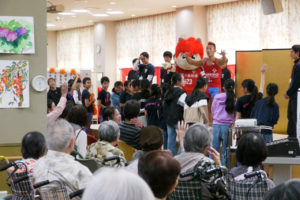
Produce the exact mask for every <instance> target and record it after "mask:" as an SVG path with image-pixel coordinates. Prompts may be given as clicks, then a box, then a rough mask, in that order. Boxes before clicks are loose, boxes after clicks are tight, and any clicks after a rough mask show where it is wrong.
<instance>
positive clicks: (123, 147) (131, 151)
mask: <svg viewBox="0 0 300 200" xmlns="http://www.w3.org/2000/svg"><path fill="white" fill-rule="evenodd" d="M118 148H119V149H121V150H122V151H123V153H124V156H125V158H126V160H127V162H130V161H131V160H132V155H133V154H134V152H135V151H136V149H135V148H133V147H131V146H129V145H128V144H126V143H125V142H124V141H122V140H119V146H118Z"/></svg>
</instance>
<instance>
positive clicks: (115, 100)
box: [111, 81, 123, 112]
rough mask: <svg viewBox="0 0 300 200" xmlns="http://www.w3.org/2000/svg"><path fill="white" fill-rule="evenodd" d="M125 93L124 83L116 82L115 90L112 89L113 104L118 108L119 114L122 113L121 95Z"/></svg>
mask: <svg viewBox="0 0 300 200" xmlns="http://www.w3.org/2000/svg"><path fill="white" fill-rule="evenodd" d="M122 91H123V83H122V82H121V81H116V82H115V84H114V88H113V89H112V95H111V104H112V106H114V107H116V108H117V109H118V111H119V112H121V107H120V94H121V92H122Z"/></svg>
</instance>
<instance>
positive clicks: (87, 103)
mask: <svg viewBox="0 0 300 200" xmlns="http://www.w3.org/2000/svg"><path fill="white" fill-rule="evenodd" d="M82 82H83V87H84V90H83V91H82V105H83V106H84V107H85V108H86V110H87V111H88V114H89V125H88V128H90V126H91V124H92V120H93V113H94V109H93V105H92V104H93V103H95V101H96V99H95V97H94V96H93V97H92V99H91V94H90V92H89V89H90V88H91V87H92V83H91V79H90V78H89V77H85V78H84V79H83V81H82Z"/></svg>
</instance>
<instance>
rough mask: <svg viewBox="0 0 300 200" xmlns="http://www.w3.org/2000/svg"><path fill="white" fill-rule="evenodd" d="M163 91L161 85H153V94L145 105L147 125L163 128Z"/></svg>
mask: <svg viewBox="0 0 300 200" xmlns="http://www.w3.org/2000/svg"><path fill="white" fill-rule="evenodd" d="M160 97H161V89H160V87H159V85H157V84H153V85H152V86H151V93H150V97H149V99H147V100H146V103H145V115H146V119H147V125H148V126H150V125H153V126H158V127H160V128H162V126H163V125H162V122H163V119H162V107H161V99H160Z"/></svg>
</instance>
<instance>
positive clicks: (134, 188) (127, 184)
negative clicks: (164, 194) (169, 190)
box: [82, 168, 155, 200]
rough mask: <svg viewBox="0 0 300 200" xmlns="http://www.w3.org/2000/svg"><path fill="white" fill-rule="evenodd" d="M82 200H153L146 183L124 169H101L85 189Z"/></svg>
mask: <svg viewBox="0 0 300 200" xmlns="http://www.w3.org/2000/svg"><path fill="white" fill-rule="evenodd" d="M82 199H83V200H125V199H126V200H141V199H143V200H155V198H154V196H153V193H152V191H151V189H150V188H149V186H148V185H147V183H146V182H145V181H144V180H143V179H142V178H141V177H139V176H138V175H136V174H134V173H131V172H128V171H126V170H124V169H111V168H103V169H100V170H99V172H98V173H97V172H96V175H95V176H94V178H93V179H92V180H91V181H90V183H89V184H88V186H87V187H86V189H85V191H84V194H83V197H82Z"/></svg>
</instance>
